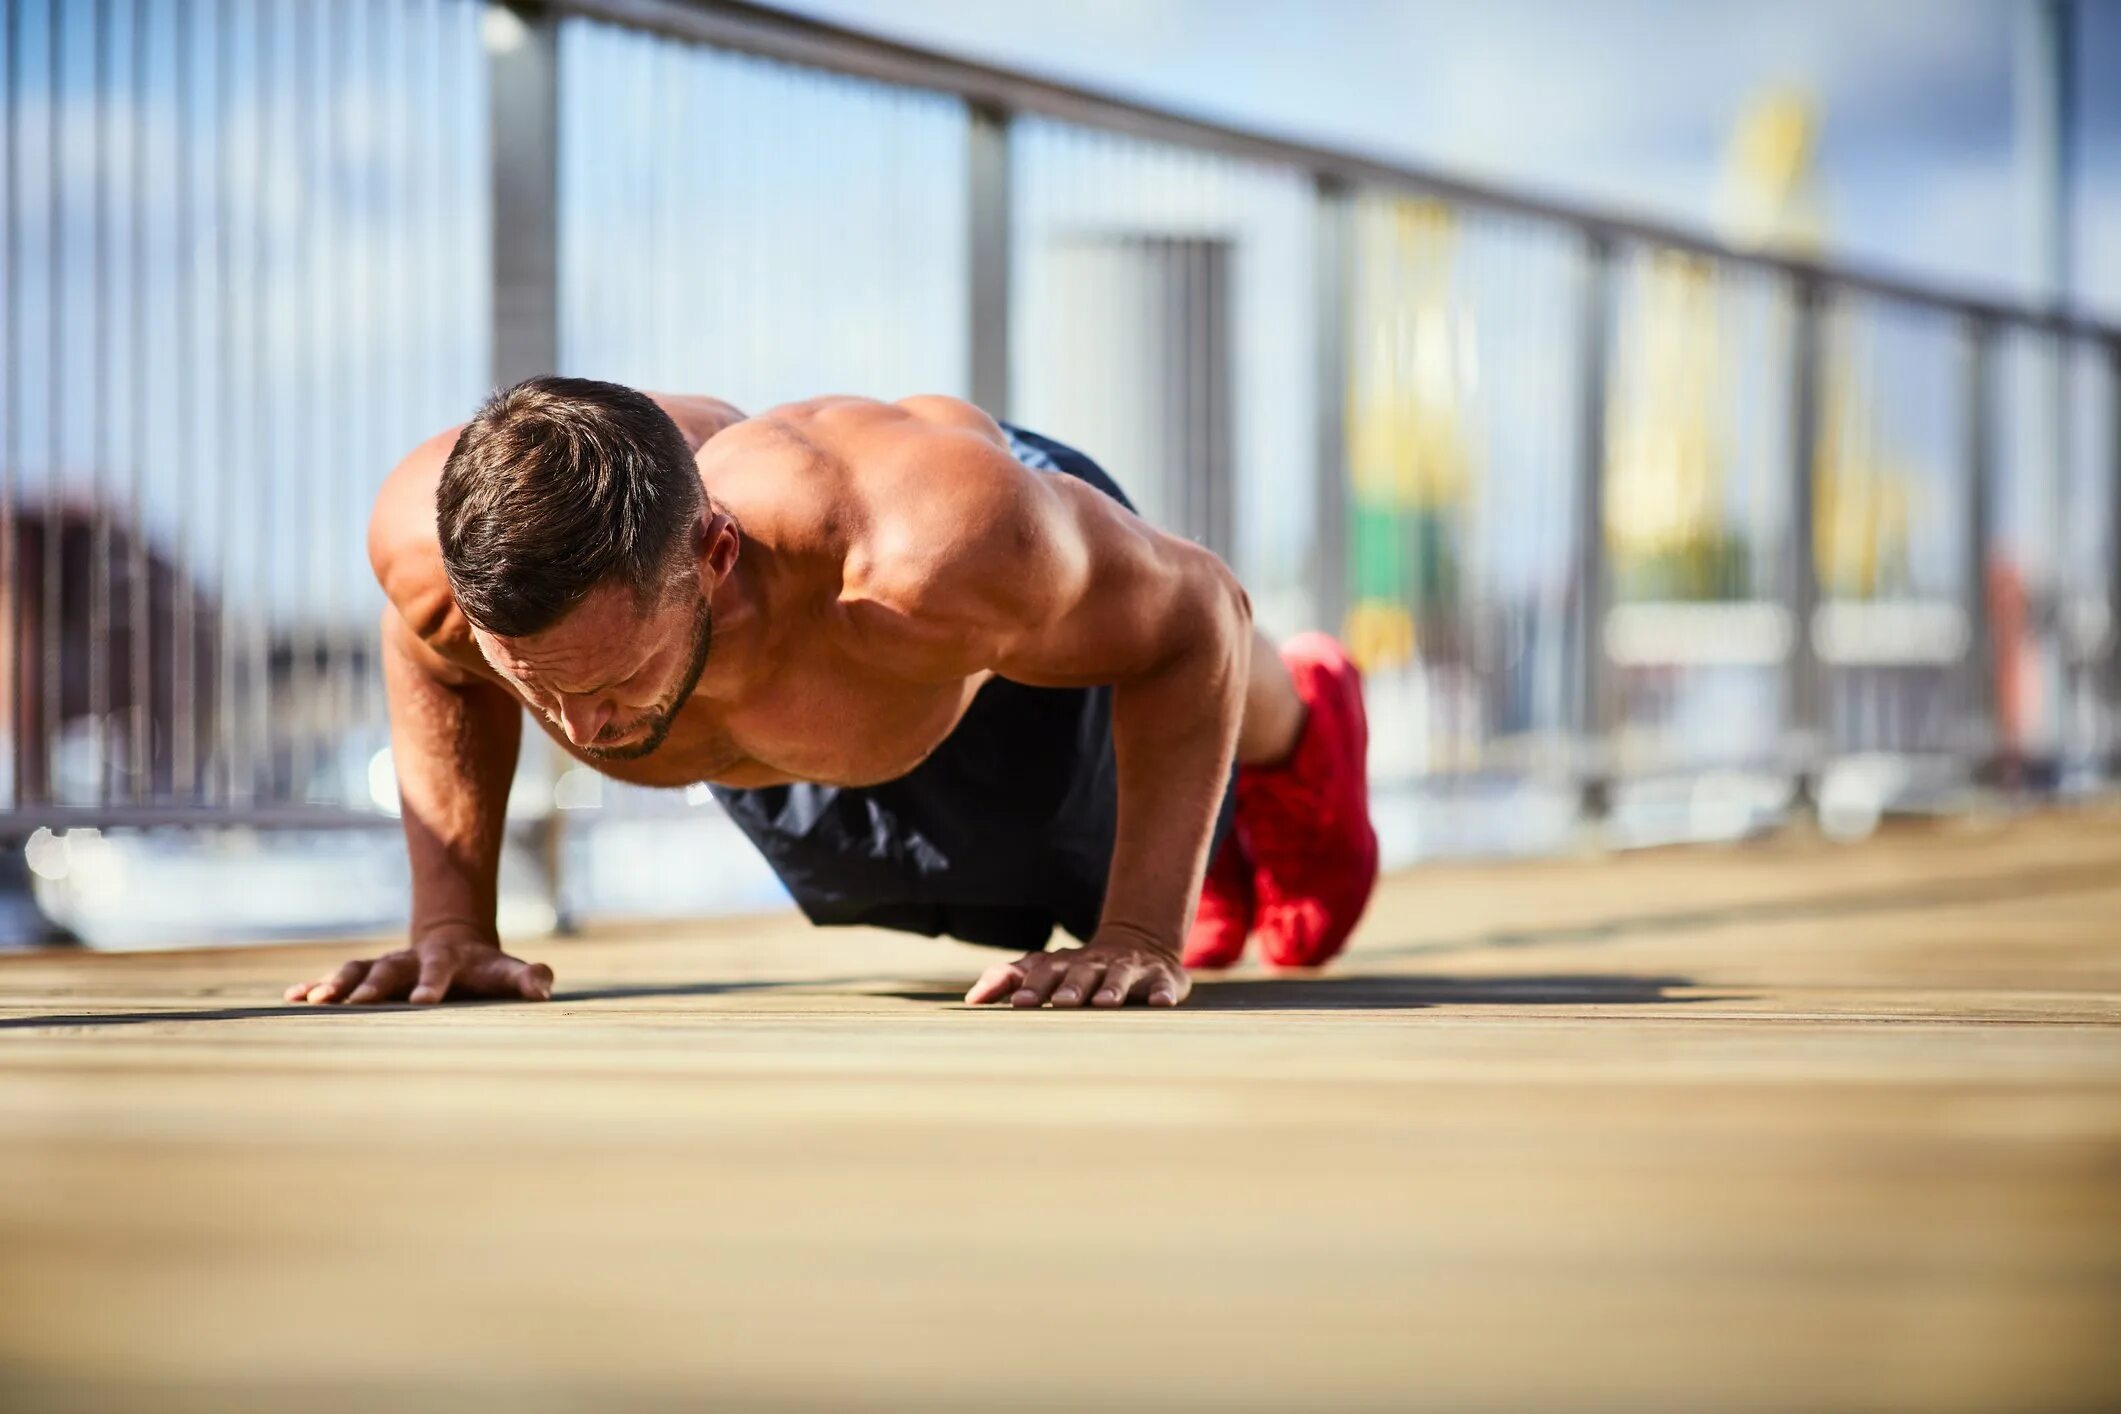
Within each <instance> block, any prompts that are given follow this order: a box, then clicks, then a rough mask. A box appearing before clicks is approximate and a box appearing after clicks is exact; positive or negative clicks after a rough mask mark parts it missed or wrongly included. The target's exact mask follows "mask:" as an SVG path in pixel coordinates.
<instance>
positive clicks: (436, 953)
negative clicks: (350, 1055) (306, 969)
mask: <svg viewBox="0 0 2121 1414" xmlns="http://www.w3.org/2000/svg"><path fill="white" fill-rule="evenodd" d="M551 996H552V969H551V968H549V967H547V966H546V965H545V964H544V963H542V962H525V961H523V960H522V959H521V958H515V957H510V956H509V955H508V954H507V953H505V952H502V951H501V949H500V948H499V947H497V946H496V945H495V944H493V943H492V942H489V941H488V940H487V939H485V938H481V937H476V936H471V935H467V934H463V933H429V934H428V935H427V936H426V937H424V938H421V939H420V940H419V941H418V942H416V943H414V944H413V945H412V946H411V947H409V948H399V949H398V950H397V951H396V952H388V953H385V954H383V955H382V956H381V957H370V958H361V959H358V960H357V961H354V962H349V963H347V964H346V965H345V966H344V967H342V968H340V969H339V970H338V971H337V972H334V973H332V974H331V976H329V977H326V978H324V979H323V980H322V981H318V982H297V983H296V984H295V985H294V986H292V987H289V988H288V989H287V1000H288V1001H291V1002H313V1003H317V1004H324V1003H331V1002H350V1003H353V1004H354V1005H357V1006H358V1005H365V1004H367V1003H370V1002H395V1001H409V1002H414V1003H417V1004H421V1005H426V1004H429V1003H433V1002H439V1001H443V1000H445V999H447V998H451V997H455V998H457V999H459V1000H461V999H463V998H466V997H509V998H517V999H520V1000H522V1001H528V1002H542V1001H545V1000H546V999H548V998H549V997H551Z"/></svg>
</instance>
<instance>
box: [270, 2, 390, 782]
mask: <svg viewBox="0 0 2121 1414" xmlns="http://www.w3.org/2000/svg"><path fill="white" fill-rule="evenodd" d="M300 13H301V14H302V16H303V19H304V21H305V22H306V23H305V24H303V25H297V26H295V27H294V34H295V45H294V50H295V54H294V72H296V73H298V74H300V73H305V72H306V76H307V82H305V83H304V84H303V85H302V87H301V89H300V91H299V92H298V94H297V95H296V101H297V102H298V103H299V104H300V105H301V107H302V110H303V112H302V117H303V119H304V120H305V121H304V123H303V128H304V131H303V133H302V137H303V139H304V146H306V148H307V151H306V152H304V153H303V159H304V160H302V161H298V162H297V163H296V164H295V172H296V174H297V178H296V189H297V191H298V193H299V200H300V202H301V204H302V205H303V206H304V207H305V208H306V209H307V210H308V211H310V212H311V213H313V214H312V217H311V219H309V220H307V221H304V222H303V223H302V230H301V233H300V235H299V236H298V237H297V239H298V240H299V241H300V242H301V243H302V244H303V245H304V246H306V247H307V248H306V249H304V250H302V251H300V254H301V256H302V257H303V264H304V266H305V267H306V273H307V276H308V278H307V279H305V280H304V281H303V284H304V286H305V287H306V288H305V297H306V299H307V302H308V305H309V308H308V310H307V315H308V317H307V318H306V319H304V321H303V324H304V326H305V328H306V330H307V332H308V334H309V338H308V339H307V340H304V341H303V343H302V344H301V345H298V346H297V347H296V348H295V349H291V350H289V362H290V363H292V362H293V361H294V360H295V359H296V358H297V357H299V358H300V359H301V362H302V365H303V367H302V369H301V373H302V375H303V376H302V378H301V379H300V380H299V381H300V386H302V388H303V393H302V396H303V397H304V399H305V400H306V401H307V402H308V415H309V416H311V417H314V418H316V419H317V421H318V423H319V424H320V425H322V426H326V427H336V428H342V429H344V431H343V432H342V433H341V434H340V435H338V436H335V437H333V438H331V439H330V442H329V445H328V446H327V447H326V448H322V449H320V451H319V454H318V455H316V456H314V457H310V456H305V457H303V458H302V466H301V468H300V470H299V471H297V472H295V473H294V474H293V475H292V476H290V477H289V478H288V480H289V481H290V482H291V483H292V484H291V485H290V487H289V492H290V495H289V499H290V500H291V501H292V503H293V504H292V505H291V506H290V507H289V511H290V514H289V522H290V525H291V527H292V529H293V532H294V533H295V534H298V535H303V536H305V537H315V538H312V539H311V540H310V551H309V553H308V554H306V555H305V556H303V557H302V560H303V567H304V568H306V570H307V573H306V574H304V575H302V576H301V579H302V581H303V583H302V584H301V589H300V592H299V593H298V592H296V585H295V584H294V583H290V584H289V585H288V593H287V604H288V607H289V609H290V610H291V611H292V612H291V613H290V614H289V617H288V622H287V626H286V627H285V628H284V629H283V630H282V632H283V634H284V635H285V637H286V641H287V682H286V688H285V691H286V694H287V697H286V707H287V711H286V713H285V716H286V725H287V729H288V741H287V755H288V772H289V774H288V785H287V789H288V792H289V794H290V795H292V796H293V797H295V798H296V799H298V800H301V801H304V802H306V801H307V800H308V799H309V795H310V792H311V789H312V787H313V784H314V782H313V779H312V778H313V776H314V773H315V771H316V764H317V756H316V750H315V747H316V744H317V737H318V732H319V727H320V723H319V711H320V708H321V706H322V703H323V692H322V688H323V686H324V674H323V673H322V672H321V671H320V670H319V668H318V667H317V659H318V657H319V655H320V654H321V653H322V652H324V651H325V639H324V634H323V631H322V625H321V623H320V617H321V608H320V604H319V599H320V597H321V596H320V595H319V593H318V584H319V579H320V574H319V571H320V570H324V569H328V568H329V566H330V564H331V558H332V557H331V555H330V554H329V553H327V552H326V550H325V548H324V546H325V543H326V542H325V538H324V537H323V536H321V535H319V533H318V532H319V529H320V528H319V526H318V525H317V507H318V505H319V504H320V502H321V501H322V497H320V496H319V494H318V489H319V488H318V483H319V482H320V481H326V480H330V479H333V474H334V471H335V470H336V468H337V467H338V466H339V465H341V464H343V462H344V460H345V457H346V453H347V447H348V444H349V443H351V442H355V441H358V440H359V439H360V438H361V437H363V436H365V435H366V431H367V428H366V424H367V421H368V418H369V417H370V416H372V415H373V410H372V409H371V408H369V407H368V406H367V405H366V404H365V403H364V402H363V401H362V400H361V399H360V397H359V396H358V395H349V392H348V387H347V383H348V379H349V377H350V369H349V368H348V367H347V365H348V364H349V363H350V362H351V360H350V359H348V358H347V357H346V356H345V352H344V345H345V340H346V335H345V333H343V332H342V331H341V330H340V329H339V327H338V310H339V300H340V299H341V297H342V294H343V291H344V289H345V285H346V272H345V271H343V270H341V269H339V268H338V262H337V261H336V260H335V259H334V258H333V257H334V255H335V252H334V250H333V235H332V233H333V232H334V231H335V230H336V228H337V227H338V226H339V224H340V223H341V222H343V221H344V220H346V219H347V215H348V213H347V211H346V208H345V207H343V206H342V205H340V203H339V200H338V197H339V184H338V182H337V181H335V180H334V179H333V178H334V176H335V174H336V172H337V169H338V166H339V164H338V163H337V162H336V161H335V160H334V155H333V152H332V148H333V141H332V140H333V137H334V135H335V134H334V127H335V124H334V122H333V109H334V107H335V105H336V104H337V102H338V100H339V97H340V94H339V92H338V87H337V85H338V80H339V77H340V65H341V62H342V56H344V55H345V54H346V51H347V49H348V47H349V46H350V44H351V42H352V41H351V37H350V36H349V35H348V34H347V33H345V32H344V19H345V15H344V12H343V10H342V9H341V7H340V6H339V5H338V3H337V0H309V3H308V4H306V5H304V6H303V7H302V10H301V12H300ZM305 29H306V33H305ZM304 39H307V40H308V43H307V44H306V45H305V44H304V43H303V42H302V41H303V40H304ZM305 51H306V52H305ZM290 116H291V117H292V115H290ZM290 125H292V124H290ZM318 217H321V218H322V219H318ZM349 406H350V407H352V408H356V409H359V412H358V413H357V414H356V416H355V417H354V418H351V419H349V418H347V417H346V416H345V409H347V408H348V407H349Z"/></svg>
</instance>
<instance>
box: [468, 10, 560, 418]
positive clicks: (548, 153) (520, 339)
mask: <svg viewBox="0 0 2121 1414" xmlns="http://www.w3.org/2000/svg"><path fill="white" fill-rule="evenodd" d="M484 33H485V38H486V70H487V157H488V169H489V175H490V179H491V182H492V192H493V368H492V379H493V382H494V385H495V386H496V387H501V388H506V387H508V386H509V385H510V384H513V383H518V382H520V381H522V380H523V379H525V378H530V377H533V376H535V375H537V374H540V373H552V372H555V371H556V370H557V369H558V368H559V364H560V271H559V247H560V240H559V222H560V217H559V211H560V201H559V196H560V193H559V186H560V103H559V80H560V64H559V27H558V24H557V23H556V22H555V20H554V18H553V16H552V13H551V12H550V11H549V10H548V9H546V7H545V6H544V5H543V4H542V3H540V0H496V3H494V4H491V5H489V6H488V8H487V10H486V15H485V25H484Z"/></svg>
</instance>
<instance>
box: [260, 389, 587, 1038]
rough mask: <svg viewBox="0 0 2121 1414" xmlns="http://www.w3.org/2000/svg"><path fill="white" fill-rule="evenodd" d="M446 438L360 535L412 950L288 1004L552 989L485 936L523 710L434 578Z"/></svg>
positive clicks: (409, 470) (403, 477) (388, 489)
mask: <svg viewBox="0 0 2121 1414" xmlns="http://www.w3.org/2000/svg"><path fill="white" fill-rule="evenodd" d="M455 439H456V430H455V429H451V430H450V431H448V432H445V433H442V434H440V435H438V436H436V437H433V438H430V439H429V440H428V441H427V442H425V443H423V444H422V445H421V446H420V447H419V448H418V449H416V450H415V451H414V452H413V453H412V455H411V456H409V457H407V458H406V459H405V461H404V462H402V463H400V464H399V466H398V468H397V469H396V470H395V471H393V472H392V473H391V475H390V477H389V478H388V479H387V480H386V481H385V482H384V485H383V489H382V491H381V493H380V494H379V495H378V496H377V498H376V507H375V511H374V513H373V514H372V516H371V517H370V521H369V531H368V548H369V558H370V562H371V563H372V564H373V566H374V568H375V571H376V578H377V580H378V581H379V582H380V583H381V584H382V586H383V590H384V594H385V596H386V598H387V599H388V601H389V602H387V603H386V604H385V605H384V607H383V616H382V623H381V626H380V633H381V638H382V662H383V684H384V692H385V695H386V697H387V700H388V705H389V710H390V737H391V756H392V759H393V761H394V762H395V764H396V767H397V777H398V800H399V806H400V811H401V815H402V818H403V823H404V828H405V848H406V853H407V857H408V859H409V861H410V864H411V869H412V926H411V932H410V939H409V942H410V946H408V947H406V948H403V949H401V950H399V951H397V952H393V953H388V954H385V955H384V956H382V957H379V958H373V959H361V960H357V961H354V962H349V963H347V964H346V965H345V966H344V967H342V968H340V969H339V970H338V971H337V972H336V973H334V974H333V975H332V976H330V977H328V978H325V979H323V980H321V981H317V982H312V983H307V984H297V985H296V986H294V987H290V988H289V989H288V992H287V997H288V1000H290V1001H297V1000H307V1001H312V1002H341V1001H346V1002H379V1001H395V1000H398V999H400V998H405V999H409V1000H412V1001H415V1002H438V1001H441V1000H442V999H443V998H444V997H446V996H449V995H451V994H452V993H455V994H457V995H469V996H510V997H525V998H530V999H537V998H542V997H544V996H547V995H550V991H551V985H552V973H551V970H550V969H549V968H546V967H545V966H543V965H542V964H536V965H532V964H526V963H523V962H521V961H518V960H517V959H515V958H512V957H509V956H508V955H507V954H505V953H503V952H502V951H501V948H500V936H499V933H498V932H497V931H496V928H495V918H494V913H495V902H496V894H497V892H498V884H499V876H500V858H501V840H502V832H503V828H504V825H505V819H506V813H507V806H508V790H509V785H510V782H511V781H512V780H513V778H514V776H515V768H516V757H517V752H518V750H519V749H520V747H521V744H522V734H523V714H522V708H521V706H520V705H519V704H518V703H517V701H516V700H515V698H514V697H512V696H511V695H510V694H509V693H508V692H507V690H506V689H504V688H502V687H501V686H500V685H499V684H498V683H496V682H494V681H493V680H492V679H491V678H489V677H487V676H485V675H484V674H483V673H481V672H479V671H477V670H476V669H474V668H473V667H472V666H471V663H472V662H475V661H477V658H476V654H477V650H476V649H475V648H472V647H471V646H470V642H469V634H468V630H467V628H466V626H465V624H464V622H463V619H462V615H461V614H460V613H459V612H458V610H457V608H456V602H455V600H454V598H453V597H452V596H451V595H450V592H449V585H448V580H447V578H446V576H445V575H444V574H443V571H442V565H441V550H440V546H439V545H438V544H437V543H436V541H435V534H434V480H435V476H436V475H437V473H438V472H439V468H440V466H441V462H442V459H443V458H444V457H446V456H447V455H448V451H449V447H450V446H451V445H452V444H453V443H454V441H455ZM451 648H455V649H456V650H457V651H458V653H459V654H460V655H462V656H464V658H465V661H458V659H457V658H456V657H453V656H452V655H451V653H450V652H448V651H446V650H448V649H451Z"/></svg>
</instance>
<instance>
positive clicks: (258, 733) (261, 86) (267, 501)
mask: <svg viewBox="0 0 2121 1414" xmlns="http://www.w3.org/2000/svg"><path fill="white" fill-rule="evenodd" d="M273 10H274V5H273V4H272V3H266V4H263V5H261V6H260V7H259V10H258V30H257V38H256V41H255V43H256V46H257V48H256V60H257V96H256V103H255V105H254V107H255V110H256V112H257V119H256V126H255V128H254V131H253V142H254V147H253V149H252V150H253V155H254V157H255V159H256V160H255V164H254V166H253V174H254V176H255V178H256V187H255V190H256V194H257V200H256V206H255V209H254V210H253V211H252V213H251V217H252V236H253V241H254V244H253V246H252V249H251V271H250V274H251V290H250V311H249V312H250V337H251V345H250V396H251V428H250V432H251V465H250V480H251V487H252V490H253V492H254V495H255V499H254V500H253V504H254V505H255V506H256V507H257V511H258V526H259V529H260V532H261V533H260V534H259V537H258V542H257V544H256V545H255V546H253V547H252V551H253V553H252V558H251V563H250V594H249V596H248V597H249V600H250V603H249V606H248V609H249V611H248V614H247V616H246V618H245V622H244V629H245V634H244V637H245V640H246V647H247V648H248V650H249V654H250V671H249V673H248V675H247V676H246V678H245V680H244V686H245V688H247V689H248V692H247V696H248V697H249V703H248V708H249V714H250V721H249V730H248V731H246V732H245V733H244V734H243V739H244V741H245V742H246V743H247V744H248V750H247V751H246V752H245V758H246V759H245V766H246V768H247V769H246V770H245V771H244V776H245V779H246V781H247V782H248V783H247V785H246V786H245V788H244V800H245V802H246V803H247V802H249V801H251V800H254V799H255V798H256V796H257V792H258V789H259V781H260V779H261V777H262V779H263V781H264V788H265V790H266V791H267V792H269V793H270V792H273V791H274V790H275V789H276V787H277V785H278V781H279V771H278V761H279V746H278V743H277V742H275V741H274V740H273V727H274V725H275V724H274V722H273V717H272V637H271V633H272V630H271V623H272V618H273V615H272V613H271V606H272V605H273V604H274V603H275V596H274V593H273V590H274V586H273V583H272V573H273V570H274V568H275V567H276V566H277V564H278V562H279V556H278V555H277V554H276V553H275V550H274V545H275V542H277V541H278V540H279V538H280V514H279V497H278V496H277V495H276V494H275V492H276V490H277V487H276V486H275V480H276V478H275V477H274V474H273V472H274V466H273V462H274V455H275V453H276V452H277V451H278V450H279V445H278V443H279V436H278V434H279V419H278V418H277V417H276V416H275V412H276V409H275V408H274V406H273V402H272V399H271V398H269V397H268V396H266V392H265V384H266V379H267V377H268V370H270V369H272V368H274V367H275V364H274V361H273V358H272V345H273V332H274V330H273V325H272V300H271V298H270V296H271V293H272V288H273V285H274V282H275V277H276V276H277V274H278V268H277V267H278V256H279V249H278V244H279V243H278V242H277V241H276V240H275V239H274V237H275V235H276V234H277V233H276V232H275V231H274V230H273V227H272V215H273V211H274V209H275V207H276V205H277V202H276V200H275V198H276V197H277V196H278V194H279V189H280V186H281V179H280V173H279V171H278V165H277V164H278V160H279V156H280V148H279V145H278V144H277V143H275V142H273V141H271V138H272V137H273V135H274V133H275V131H276V130H277V129H278V128H279V127H280V124H281V121H282V119H283V118H284V116H285V115H284V114H282V113H281V112H280V104H281V102H282V100H283V99H284V98H285V97H286V93H285V91H284V90H285V87H286V85H285V83H284V81H283V80H282V79H281V76H280V73H279V58H280V56H279V54H278V53H277V52H276V51H277V48H278V45H279V43H280V35H279V30H278V27H277V26H274V25H269V24H268V23H267V19H266V17H267V16H269V15H271V14H272V13H273ZM261 745H262V747H263V751H264V759H263V761H262V763H261V762H260V760H259V759H258V755H257V753H258V750H259V748H260V746H261ZM261 765H262V771H261V769H260V768H261Z"/></svg>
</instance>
